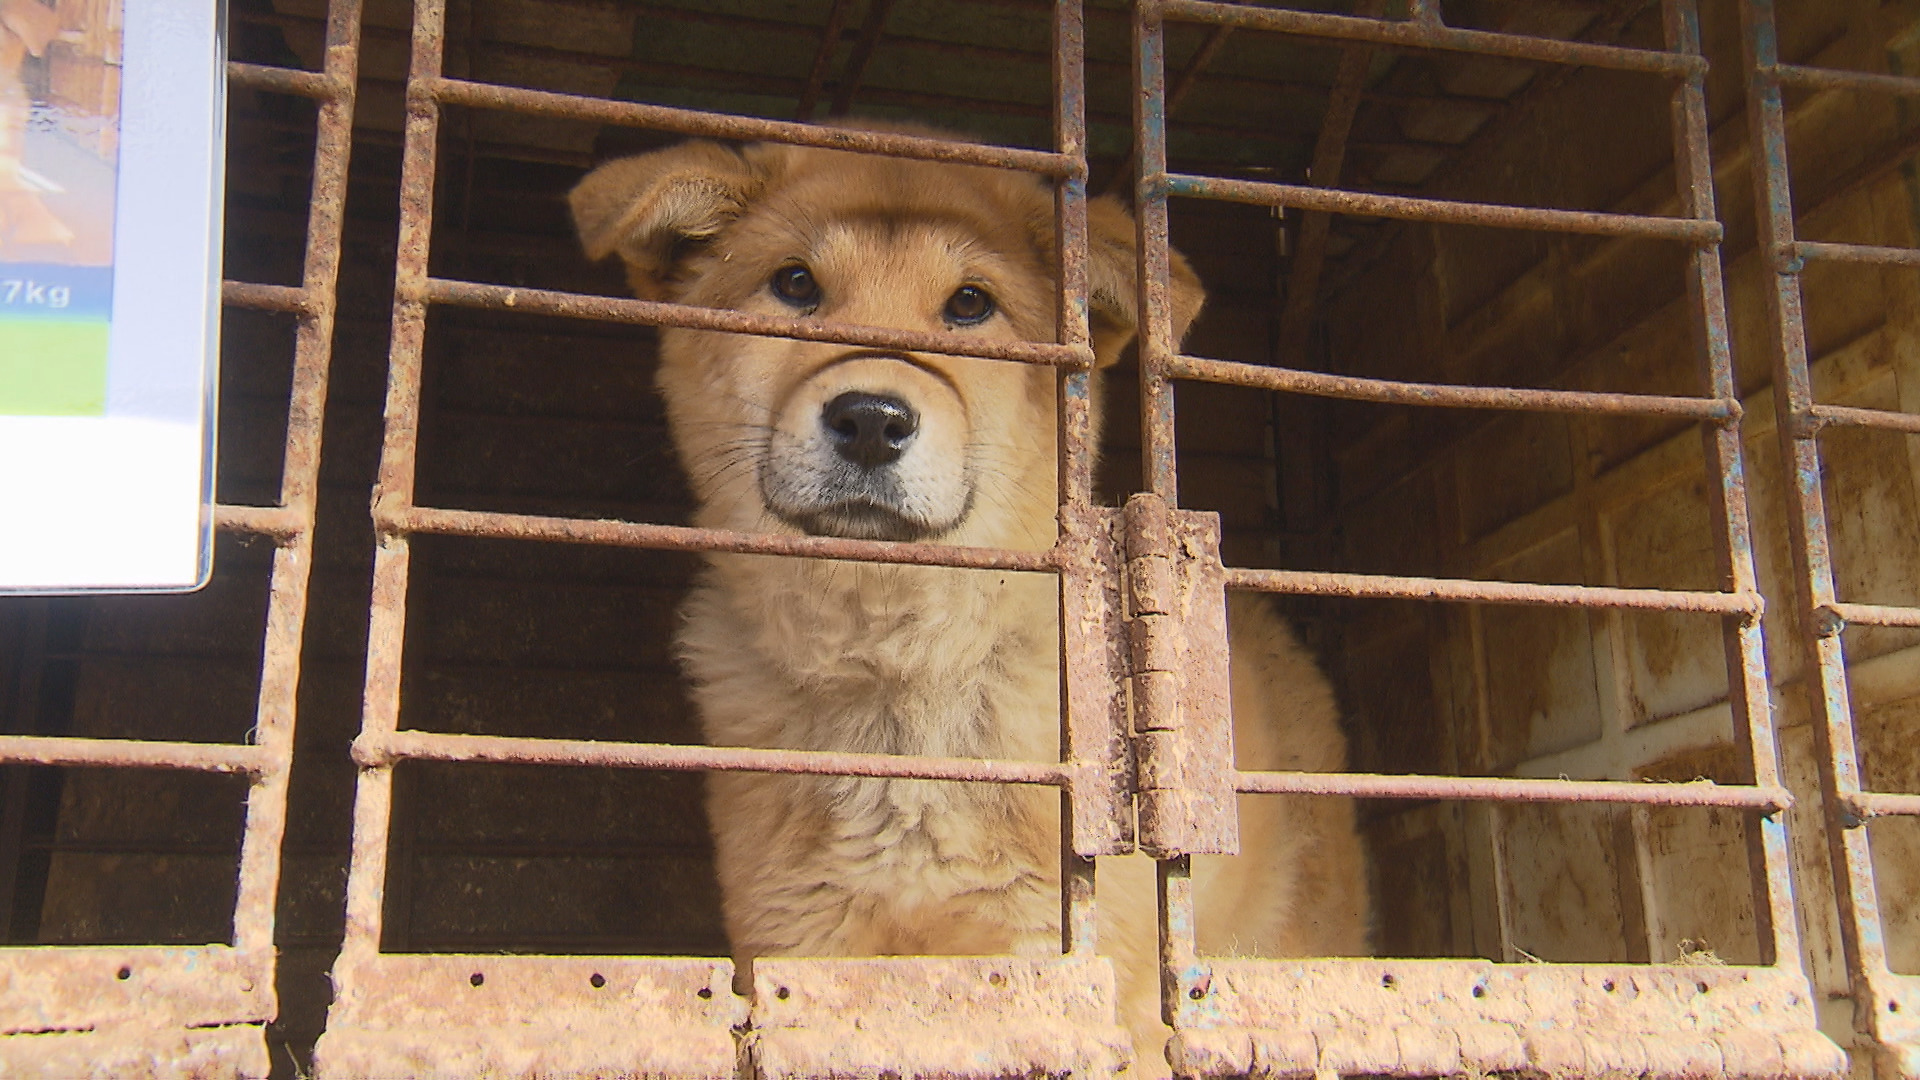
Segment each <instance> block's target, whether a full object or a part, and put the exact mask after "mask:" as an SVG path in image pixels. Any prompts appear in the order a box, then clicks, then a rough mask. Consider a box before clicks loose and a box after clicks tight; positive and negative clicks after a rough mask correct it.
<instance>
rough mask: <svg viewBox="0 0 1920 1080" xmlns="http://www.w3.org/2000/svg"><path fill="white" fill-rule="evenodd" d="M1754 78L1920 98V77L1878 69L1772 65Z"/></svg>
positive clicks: (1756, 71)
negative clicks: (1877, 70)
mask: <svg viewBox="0 0 1920 1080" xmlns="http://www.w3.org/2000/svg"><path fill="white" fill-rule="evenodd" d="M1753 74H1754V77H1755V78H1757V79H1764V80H1768V81H1772V82H1777V83H1779V84H1780V85H1782V86H1794V87H1799V88H1800V89H1802V90H1858V91H1861V92H1863V93H1874V94H1893V95H1896V96H1899V97H1920V78H1916V77H1914V76H1912V75H1885V74H1881V73H1880V72H1876V71H1841V70H1838V69H1835V68H1823V67H1808V66H1806V65H1804V64H1771V65H1768V66H1767V67H1764V68H1755V69H1754V72H1753Z"/></svg>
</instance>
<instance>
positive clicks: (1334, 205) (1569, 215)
mask: <svg viewBox="0 0 1920 1080" xmlns="http://www.w3.org/2000/svg"><path fill="white" fill-rule="evenodd" d="M1148 182H1149V183H1151V184H1154V185H1157V186H1158V188H1159V189H1160V190H1163V191H1165V192H1166V193H1167V194H1169V195H1177V196H1181V197H1184V198H1194V199H1224V200H1226V201H1228V202H1240V203H1251V204H1253V205H1255V206H1285V207H1291V208H1294V209H1299V210H1317V211H1321V212H1324V213H1329V214H1347V215H1350V216H1354V217H1383V218H1397V219H1399V220H1402V221H1433V222H1439V223H1441V224H1445V225H1480V226H1485V227H1487V228H1493V229H1534V230H1538V231H1541V232H1563V233H1581V234H1586V235H1592V236H1634V237H1641V238H1644V239H1650V240H1680V241H1685V242H1687V243H1691V244H1717V243H1719V242H1720V238H1721V235H1722V233H1723V231H1724V230H1722V228H1721V227H1720V223H1719V222H1717V221H1704V220H1698V219H1694V218H1670V217H1646V216H1642V215H1638V214H1603V213H1597V212H1594V211H1588V210H1549V209H1543V208H1539V207H1532V206H1504V205H1500V204H1497V203H1471V202H1454V201H1451V200H1446V199H1416V198H1411V197H1408V196H1405V195H1375V194H1371V193H1368V192H1363V191H1341V190H1337V189H1333V188H1317V187H1304V186H1302V185H1299V184H1271V183H1266V182H1264V181H1258V180H1228V179H1225V178H1223V177H1215V176H1190V175H1188V174H1186V173H1161V174H1160V175H1158V176H1154V177H1149V178H1148Z"/></svg>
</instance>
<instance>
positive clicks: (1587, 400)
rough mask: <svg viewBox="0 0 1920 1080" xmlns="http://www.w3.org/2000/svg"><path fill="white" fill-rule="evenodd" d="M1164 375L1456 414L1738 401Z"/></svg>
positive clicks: (1182, 366)
mask: <svg viewBox="0 0 1920 1080" xmlns="http://www.w3.org/2000/svg"><path fill="white" fill-rule="evenodd" d="M1167 374H1168V375H1169V376H1170V377H1172V378H1175V379H1194V380H1197V381H1200V382H1210V383H1223V384H1226V385H1230V386H1249V387H1255V388H1258V389H1262V390H1279V391H1284V392H1287V393H1294V394H1311V395H1313V396H1316V397H1332V398H1344V399H1346V400H1348V401H1378V402H1385V403H1388V404H1394V405H1431V406H1445V407H1449V408H1459V409H1519V410H1526V411H1532V412H1563V413H1581V414H1587V415H1605V416H1680V417H1686V418H1688V419H1693V420H1703V421H1727V420H1734V419H1738V418H1739V416H1740V402H1739V401H1738V400H1737V399H1734V398H1724V399H1714V398H1689V397H1664V396H1660V395H1655V394H1611V393H1595V392H1590V391H1585V390H1531V389H1524V388H1520V387H1506V386H1452V385H1448V384H1445V383H1409V382H1394V381H1391V380H1387V379H1363V378H1358V377H1355V376H1350V375H1326V374H1322V373H1320V372H1317V371H1296V370H1293V369H1290V368H1280V367H1267V366H1265V365H1262V364H1245V363H1240V362H1238V361H1232V360H1211V359H1207V358H1206V357H1199V356H1184V355H1182V356H1176V357H1174V358H1173V360H1172V362H1171V363H1170V364H1169V365H1168V369H1167Z"/></svg>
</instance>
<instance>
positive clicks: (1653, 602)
mask: <svg viewBox="0 0 1920 1080" xmlns="http://www.w3.org/2000/svg"><path fill="white" fill-rule="evenodd" d="M1227 588H1229V589H1248V590H1254V591H1258V592H1277V593H1291V594H1294V595H1300V596H1344V597H1349V598H1356V599H1358V598H1365V599H1373V600H1437V601H1447V602H1458V603H1469V604H1513V605H1522V606H1540V607H1604V608H1629V609H1638V610H1642V611H1697V612H1701V613H1704V614H1711V615H1749V616H1757V615H1759V614H1760V611H1761V608H1762V606H1763V604H1764V601H1763V600H1762V598H1761V596H1760V594H1759V593H1758V592H1746V593H1723V592H1681V591H1678V590H1672V589H1618V588H1613V587H1610V586H1600V585H1536V584H1531V583H1528V582H1519V581H1469V580H1465V579H1461V578H1429V577H1398V576H1395V575H1390V574H1343V573H1330V572H1325V571H1319V570H1259V569H1249V568H1246V567H1239V566H1230V567H1228V568H1227Z"/></svg>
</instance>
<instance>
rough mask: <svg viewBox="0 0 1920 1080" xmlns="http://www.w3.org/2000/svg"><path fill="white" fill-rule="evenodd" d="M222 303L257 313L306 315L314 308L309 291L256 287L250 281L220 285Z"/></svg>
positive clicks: (274, 286) (275, 286) (288, 286)
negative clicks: (309, 297)
mask: <svg viewBox="0 0 1920 1080" xmlns="http://www.w3.org/2000/svg"><path fill="white" fill-rule="evenodd" d="M220 302H221V303H222V304H224V305H226V306H227V307H243V308H253V309H254V310H256V311H286V312H291V313H293V314H295V315H305V314H307V311H308V309H309V308H310V307H311V306H312V305H311V303H310V302H309V300H308V298H307V290H306V289H304V288H301V287H300V286H298V285H256V284H254V283H252V282H249V281H223V282H221V283H220Z"/></svg>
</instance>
